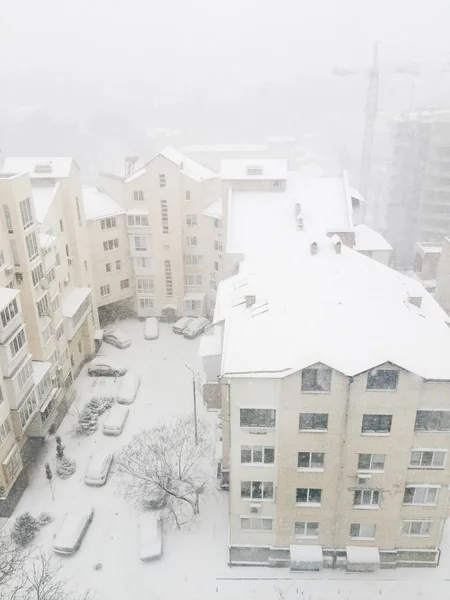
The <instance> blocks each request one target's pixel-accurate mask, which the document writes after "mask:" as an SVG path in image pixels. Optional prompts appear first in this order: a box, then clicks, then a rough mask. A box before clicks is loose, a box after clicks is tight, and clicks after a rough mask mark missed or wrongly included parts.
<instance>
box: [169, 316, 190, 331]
mask: <svg viewBox="0 0 450 600" xmlns="http://www.w3.org/2000/svg"><path fill="white" fill-rule="evenodd" d="M193 320H194V317H181V319H178V321H177V322H176V323H175V324H174V325H172V331H173V332H174V333H177V334H178V335H180V334H182V333H183V331H184V330H185V329H186V327H187V326H188V325H189V323H191V322H192V321H193Z"/></svg>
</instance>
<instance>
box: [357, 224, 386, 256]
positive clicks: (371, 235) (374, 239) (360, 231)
mask: <svg viewBox="0 0 450 600" xmlns="http://www.w3.org/2000/svg"><path fill="white" fill-rule="evenodd" d="M354 232H355V246H354V248H355V250H359V251H366V252H369V251H373V250H392V246H391V245H390V244H389V243H388V241H387V240H386V239H385V238H384V237H383V236H382V235H381V233H378V231H375V229H372V228H371V227H368V226H367V225H355V227H354Z"/></svg>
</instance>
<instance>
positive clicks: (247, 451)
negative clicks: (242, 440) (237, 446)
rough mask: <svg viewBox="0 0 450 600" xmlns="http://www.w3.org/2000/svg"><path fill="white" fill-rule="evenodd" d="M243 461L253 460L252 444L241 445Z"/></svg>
mask: <svg viewBox="0 0 450 600" xmlns="http://www.w3.org/2000/svg"><path fill="white" fill-rule="evenodd" d="M241 462H242V463H250V462H252V450H251V448H250V446H241Z"/></svg>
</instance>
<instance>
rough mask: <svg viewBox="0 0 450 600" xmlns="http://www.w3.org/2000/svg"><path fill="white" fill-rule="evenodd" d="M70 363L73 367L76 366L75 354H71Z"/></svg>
mask: <svg viewBox="0 0 450 600" xmlns="http://www.w3.org/2000/svg"><path fill="white" fill-rule="evenodd" d="M70 364H71V365H72V367H74V366H75V359H74V357H73V354H71V355H70Z"/></svg>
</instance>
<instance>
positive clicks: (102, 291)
mask: <svg viewBox="0 0 450 600" xmlns="http://www.w3.org/2000/svg"><path fill="white" fill-rule="evenodd" d="M110 293H111V288H110V287H109V285H102V286H101V287H100V296H109V294H110Z"/></svg>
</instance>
